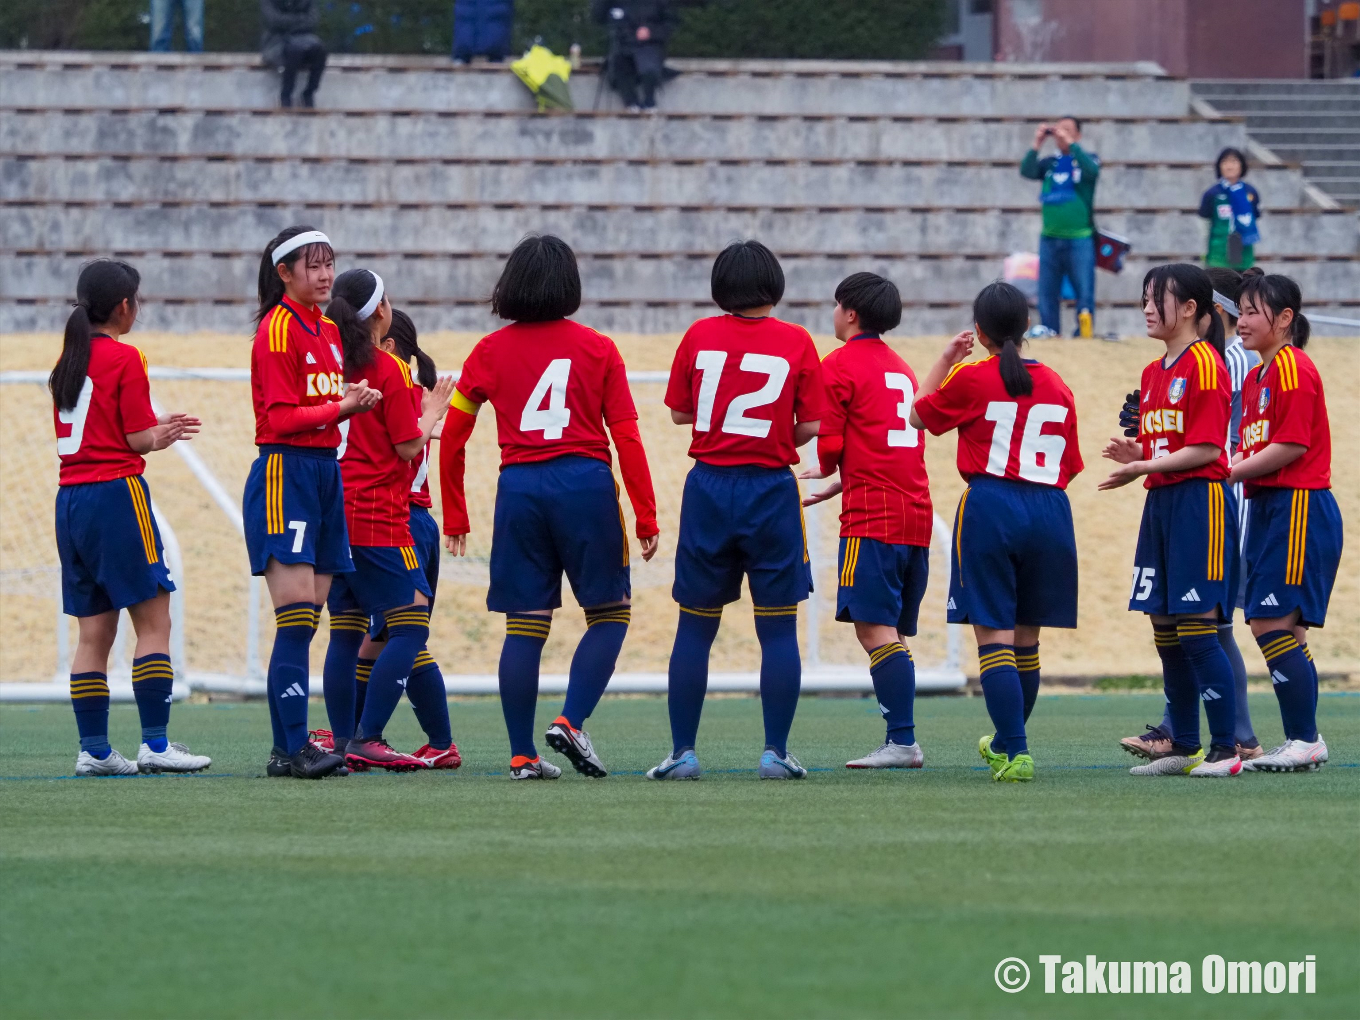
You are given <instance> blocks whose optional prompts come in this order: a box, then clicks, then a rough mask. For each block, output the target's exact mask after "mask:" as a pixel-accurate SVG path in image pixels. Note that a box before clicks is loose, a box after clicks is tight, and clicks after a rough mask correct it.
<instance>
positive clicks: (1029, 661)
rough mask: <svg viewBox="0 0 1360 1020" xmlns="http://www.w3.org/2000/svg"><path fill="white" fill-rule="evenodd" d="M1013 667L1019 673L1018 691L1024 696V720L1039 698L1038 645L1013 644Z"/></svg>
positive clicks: (1027, 719)
mask: <svg viewBox="0 0 1360 1020" xmlns="http://www.w3.org/2000/svg"><path fill="white" fill-rule="evenodd" d="M1015 669H1016V672H1018V673H1019V674H1020V693H1021V694H1023V695H1024V698H1025V722H1029V714H1030V713H1031V712H1033V711H1034V702H1035V701H1037V700H1038V699H1039V645H1038V642H1035V643H1034V644H1032V645H1024V646H1023V647H1022V646H1021V645H1016V646H1015Z"/></svg>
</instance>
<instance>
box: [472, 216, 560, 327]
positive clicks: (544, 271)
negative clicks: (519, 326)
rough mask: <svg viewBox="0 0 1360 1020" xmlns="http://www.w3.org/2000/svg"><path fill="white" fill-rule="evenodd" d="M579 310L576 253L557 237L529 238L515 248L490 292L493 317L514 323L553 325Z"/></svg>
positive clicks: (531, 235)
mask: <svg viewBox="0 0 1360 1020" xmlns="http://www.w3.org/2000/svg"><path fill="white" fill-rule="evenodd" d="M580 307H581V271H580V270H579V269H578V268H577V266H576V253H575V252H574V251H572V250H571V245H569V244H567V242H566V241H564V240H562V239H561V238H560V237H557V236H556V235H554V234H530V235H528V236H527V237H525V238H523V239H522V240H521V241H520V242H519V244H517V245H515V250H514V251H512V252H511V253H510V257H509V258H508V259H506V260H505V268H504V269H503V270H501V278H500V279H499V280H497V281H496V286H495V287H494V288H493V289H492V291H491V314H492V315H495V316H497V317H499V318H502V319H511V320H513V321H515V322H552V321H553V320H555V319H565V318H566V317H567V316H569V315H575V314H576V311H577V309H579V308H580Z"/></svg>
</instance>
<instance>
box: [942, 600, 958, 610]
mask: <svg viewBox="0 0 1360 1020" xmlns="http://www.w3.org/2000/svg"><path fill="white" fill-rule="evenodd" d="M945 608H946V609H958V608H959V607H958V606H956V605H954V600H953V599H952V598H951V599H950V600H949V605H947V606H945Z"/></svg>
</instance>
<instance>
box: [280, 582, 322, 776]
mask: <svg viewBox="0 0 1360 1020" xmlns="http://www.w3.org/2000/svg"><path fill="white" fill-rule="evenodd" d="M316 624H317V609H316V606H315V605H314V604H312V603H311V602H293V603H291V604H289V605H286V606H280V607H279V608H278V609H275V610H274V626H275V630H274V650H273V652H272V653H271V654H270V656H269V700H270V701H271V702H272V703H273V705H274V708H275V711H276V712H277V713H278V722H279V728H280V732H279V733H277V734H276V735H275V739H278V737H279V736H282V738H283V742H282V743H281V744H277V745H275V746H278V747H282V748H283V750H284V751H285V752H286V753H287V754H297V753H298V752H299V751H301V750H302V745H303V744H305V743H306V742H307V698H308V697H309V696H310V693H311V687H310V683H309V680H308V677H309V670H310V664H309V660H308V653H309V652H310V650H311V646H312V635H313V634H315V633H316Z"/></svg>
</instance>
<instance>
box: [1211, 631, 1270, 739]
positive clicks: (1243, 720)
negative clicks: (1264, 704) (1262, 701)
mask: <svg viewBox="0 0 1360 1020" xmlns="http://www.w3.org/2000/svg"><path fill="white" fill-rule="evenodd" d="M1218 643H1219V644H1220V645H1222V646H1223V654H1224V655H1226V656H1227V657H1228V665H1229V666H1231V667H1232V671H1233V697H1234V698H1235V699H1236V700H1235V701H1234V702H1233V705H1234V706H1235V708H1236V715H1235V716H1234V717H1233V740H1234V741H1236V742H1237V743H1239V744H1241V745H1242V746H1243V747H1255V746H1256V745H1257V744H1259V743H1260V741H1259V740H1257V739H1256V730H1255V729H1253V728H1252V725H1251V706H1250V705H1249V704H1247V664H1246V662H1244V661H1243V660H1242V649H1240V648H1238V647H1237V638H1235V637H1234V636H1233V625H1232V624H1231V623H1220V624H1219V625H1218Z"/></svg>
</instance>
